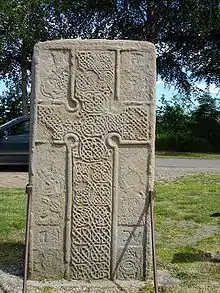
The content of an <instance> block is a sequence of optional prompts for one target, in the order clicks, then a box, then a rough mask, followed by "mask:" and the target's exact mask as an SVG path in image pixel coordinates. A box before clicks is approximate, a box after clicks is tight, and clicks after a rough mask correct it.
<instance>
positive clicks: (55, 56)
mask: <svg viewBox="0 0 220 293" xmlns="http://www.w3.org/2000/svg"><path fill="white" fill-rule="evenodd" d="M33 63H34V66H33V98H32V114H31V117H32V118H33V119H32V126H33V128H32V130H33V132H32V133H33V135H32V148H31V162H30V183H31V184H32V185H33V194H32V215H31V230H30V237H31V242H30V251H29V252H30V260H29V271H30V276H31V278H32V279H36V278H38V279H43V278H53V279H57V278H64V277H65V278H67V279H69V280H100V279H110V280H113V279H120V280H130V279H137V280H144V279H146V276H147V270H148V259H149V257H150V249H149V236H148V235H149V221H148V205H149V202H148V191H149V190H152V189H153V181H154V179H153V173H154V132H155V72H156V69H155V49H154V46H153V45H152V44H150V43H148V42H136V41H107V40H84V41H78V40H77V41H76V40H62V41H52V42H45V43H39V44H37V45H36V46H35V50H34V59H33Z"/></svg>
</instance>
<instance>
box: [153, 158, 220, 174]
mask: <svg viewBox="0 0 220 293" xmlns="http://www.w3.org/2000/svg"><path fill="white" fill-rule="evenodd" d="M156 167H167V168H196V169H209V168H211V169H218V170H219V172H220V160H206V159H169V158H167V159H164V158H163V159H162V158H161V159H156Z"/></svg>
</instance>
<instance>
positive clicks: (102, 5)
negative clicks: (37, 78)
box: [0, 0, 220, 113]
mask: <svg viewBox="0 0 220 293" xmlns="http://www.w3.org/2000/svg"><path fill="white" fill-rule="evenodd" d="M219 7H220V6H219V0H209V1H208V0H184V1H182V0H62V1H61V0H45V1H43V0H7V1H1V2H0V18H1V23H0V31H1V42H0V56H1V57H0V78H1V79H4V80H6V81H7V80H11V79H15V80H16V79H19V80H21V84H22V88H21V91H22V95H21V96H22V105H23V112H24V113H26V112H27V96H28V95H27V87H28V86H29V82H30V77H31V76H30V70H31V56H32V51H33V46H34V44H35V43H36V42H38V41H44V40H50V39H60V38H79V37H80V38H107V39H132V40H144V41H151V42H153V43H154V44H155V46H156V49H157V55H158V58H157V68H158V74H159V75H160V76H161V78H162V79H163V80H164V81H165V83H166V84H167V85H174V86H175V87H176V88H177V89H178V90H179V91H180V92H183V93H185V94H189V93H190V92H192V91H193V88H194V84H195V82H197V81H205V82H206V83H207V84H210V83H214V84H216V85H217V86H219V83H220V58H219V47H220V8H219Z"/></svg>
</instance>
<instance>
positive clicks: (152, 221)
mask: <svg viewBox="0 0 220 293" xmlns="http://www.w3.org/2000/svg"><path fill="white" fill-rule="evenodd" d="M154 198H155V192H154V191H150V192H149V202H150V219H151V244H152V262H153V277H154V292H155V293H158V283H157V265H156V248H155V228H154Z"/></svg>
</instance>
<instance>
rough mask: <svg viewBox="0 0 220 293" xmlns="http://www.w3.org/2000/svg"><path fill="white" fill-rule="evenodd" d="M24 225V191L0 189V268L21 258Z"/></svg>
mask: <svg viewBox="0 0 220 293" xmlns="http://www.w3.org/2000/svg"><path fill="white" fill-rule="evenodd" d="M25 223H26V195H25V194H24V190H23V189H22V190H21V189H9V188H0V266H1V265H4V264H10V263H16V262H17V261H18V260H20V259H21V258H22V257H23V253H24V239H25Z"/></svg>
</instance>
